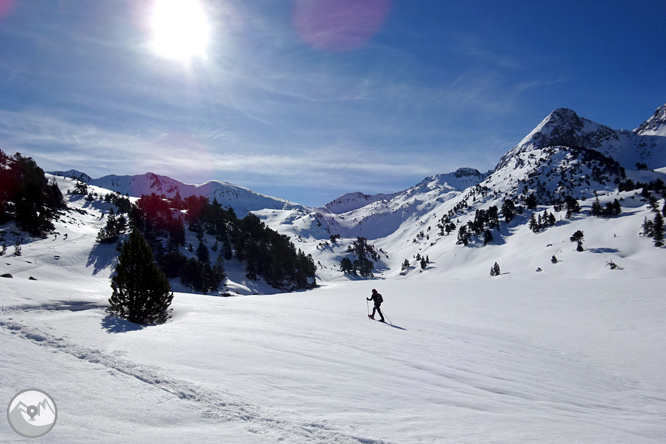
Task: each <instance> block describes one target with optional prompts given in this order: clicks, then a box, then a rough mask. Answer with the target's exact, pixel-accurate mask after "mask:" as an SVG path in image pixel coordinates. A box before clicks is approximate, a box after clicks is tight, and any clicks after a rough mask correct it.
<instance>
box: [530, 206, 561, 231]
mask: <svg viewBox="0 0 666 444" xmlns="http://www.w3.org/2000/svg"><path fill="white" fill-rule="evenodd" d="M534 214H535V213H532V214H531V215H530V219H529V221H528V222H527V226H528V227H529V229H530V230H532V231H533V232H534V233H539V232H541V231H543V230H545V229H546V228H548V227H552V226H554V225H555V224H556V223H557V219H555V215H554V214H553V213H549V212H548V210H543V214H539V215H538V216H535V215H534Z"/></svg>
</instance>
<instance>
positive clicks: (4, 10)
mask: <svg viewBox="0 0 666 444" xmlns="http://www.w3.org/2000/svg"><path fill="white" fill-rule="evenodd" d="M13 6H14V0H0V19H1V18H3V17H4V16H6V15H8V14H9V12H10V11H11V9H12V7H13Z"/></svg>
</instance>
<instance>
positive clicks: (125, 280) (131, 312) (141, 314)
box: [109, 229, 173, 325]
mask: <svg viewBox="0 0 666 444" xmlns="http://www.w3.org/2000/svg"><path fill="white" fill-rule="evenodd" d="M111 288H112V289H113V294H112V295H111V297H110V298H109V312H110V313H112V314H114V315H116V316H118V317H121V318H123V319H127V320H128V321H130V322H133V323H135V324H144V325H148V324H163V323H164V322H166V321H167V319H169V318H170V317H171V309H169V306H170V305H171V300H172V299H173V293H172V292H171V286H170V285H169V281H168V280H167V278H166V276H165V275H164V272H162V270H160V269H159V267H158V266H157V264H156V263H155V258H154V256H153V252H152V251H151V249H150V246H148V243H147V242H146V240H145V238H144V237H143V235H142V234H141V232H140V231H139V230H137V229H135V230H133V231H132V233H131V234H130V236H129V239H128V240H127V241H126V242H124V243H123V246H122V250H121V252H120V255H119V256H118V265H117V266H116V275H115V276H113V278H112V279H111Z"/></svg>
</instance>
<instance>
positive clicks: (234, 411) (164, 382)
mask: <svg viewBox="0 0 666 444" xmlns="http://www.w3.org/2000/svg"><path fill="white" fill-rule="evenodd" d="M101 308H106V305H101V304H98V303H94V302H89V301H63V302H62V303H50V304H43V305H29V306H15V307H0V316H2V317H0V328H2V329H4V330H6V331H8V332H9V333H11V334H12V335H14V336H15V337H18V338H21V339H25V340H28V341H30V342H32V343H33V344H35V345H38V346H40V347H45V348H48V349H50V350H53V351H55V352H60V353H65V354H68V355H71V356H73V357H75V358H78V359H80V360H82V361H86V362H87V363H89V364H98V365H102V366H104V367H106V368H108V369H110V370H113V371H116V372H118V373H122V374H124V375H127V376H130V377H134V378H136V379H138V380H139V381H141V382H143V383H146V384H149V385H150V386H152V387H154V388H156V389H159V390H163V391H165V392H167V393H169V394H171V395H173V396H176V397H178V398H180V399H182V400H184V401H187V402H190V403H192V404H194V405H195V406H196V407H198V408H199V409H200V413H201V414H202V415H203V416H204V417H205V418H208V419H212V420H223V421H242V422H244V423H246V424H247V425H246V428H247V430H248V431H249V432H251V433H256V434H266V433H271V432H275V431H277V432H278V433H279V434H280V436H279V437H278V438H277V440H279V441H287V442H291V441H292V439H293V438H294V437H296V438H297V439H298V440H299V441H298V442H321V443H323V442H325V443H339V444H356V443H361V444H389V442H388V441H384V440H375V439H370V438H363V437H357V436H350V435H347V434H344V433H343V432H339V431H337V430H335V429H333V427H332V426H330V425H327V424H324V423H322V422H304V423H298V422H294V421H289V420H286V419H283V418H284V417H285V416H287V415H281V414H279V413H278V412H275V411H269V409H266V408H260V407H258V406H256V405H254V404H253V403H252V402H250V401H249V400H245V399H242V398H240V397H238V396H234V395H232V394H230V393H220V392H216V391H212V390H208V389H205V388H203V387H201V386H198V385H196V384H193V383H191V382H187V381H182V380H178V379H175V378H170V377H168V376H166V375H163V374H161V372H160V369H159V368H157V367H152V366H150V367H148V366H144V365H139V364H137V363H135V362H133V361H131V360H128V359H123V358H119V357H114V356H110V355H108V354H105V353H103V352H101V351H100V350H97V349H93V348H89V347H85V346H81V345H78V344H74V343H72V342H70V341H68V340H67V339H65V338H62V337H56V336H54V335H52V334H50V333H47V332H45V331H43V330H40V329H38V328H36V327H34V326H30V325H27V324H25V323H23V322H19V321H16V320H14V319H13V318H12V317H10V316H9V315H11V314H12V313H24V312H26V311H37V310H39V311H42V310H69V311H83V310H91V309H101Z"/></svg>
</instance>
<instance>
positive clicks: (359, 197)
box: [324, 192, 395, 214]
mask: <svg viewBox="0 0 666 444" xmlns="http://www.w3.org/2000/svg"><path fill="white" fill-rule="evenodd" d="M393 197H395V194H363V193H360V192H356V193H347V194H343V195H342V196H340V197H338V198H337V199H335V200H332V201H330V202H329V203H327V204H326V205H324V208H325V209H326V210H328V211H329V212H331V213H333V214H343V213H348V212H350V211H354V210H358V209H359V208H363V207H365V206H367V205H370V204H371V203H375V202H381V201H386V200H391V199H392V198H393Z"/></svg>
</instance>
